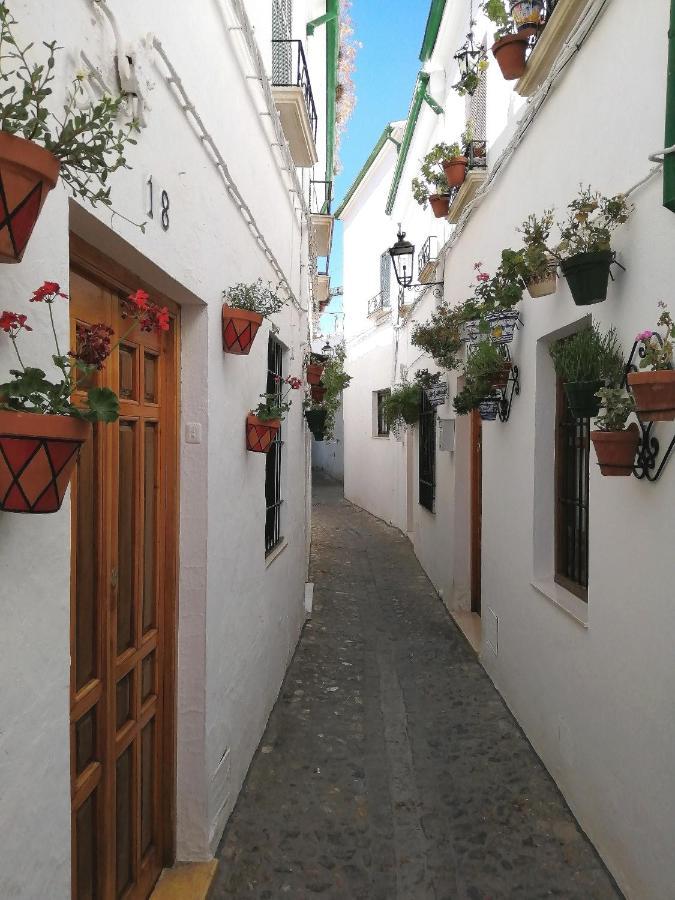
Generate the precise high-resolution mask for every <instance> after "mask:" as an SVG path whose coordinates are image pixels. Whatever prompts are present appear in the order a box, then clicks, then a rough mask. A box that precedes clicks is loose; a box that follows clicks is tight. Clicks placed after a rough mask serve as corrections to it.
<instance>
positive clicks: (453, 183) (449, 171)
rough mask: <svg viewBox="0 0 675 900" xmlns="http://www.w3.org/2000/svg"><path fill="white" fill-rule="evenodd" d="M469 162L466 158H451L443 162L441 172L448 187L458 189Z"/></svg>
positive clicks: (464, 176) (462, 181)
mask: <svg viewBox="0 0 675 900" xmlns="http://www.w3.org/2000/svg"><path fill="white" fill-rule="evenodd" d="M468 165H469V160H468V159H467V158H466V156H453V158H452V159H446V160H444V161H443V171H444V172H445V177H446V179H447V181H448V184H449V185H450V187H459V186H460V185H461V184H463V183H464V179H465V178H466V167H467V166H468Z"/></svg>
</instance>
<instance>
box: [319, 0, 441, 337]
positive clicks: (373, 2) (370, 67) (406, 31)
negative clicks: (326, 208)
mask: <svg viewBox="0 0 675 900" xmlns="http://www.w3.org/2000/svg"><path fill="white" fill-rule="evenodd" d="M428 12H429V0H407V2H404V0H353V3H352V8H351V16H352V21H353V23H354V32H355V35H354V37H355V39H356V40H357V41H358V42H359V43H360V44H361V45H362V46H361V47H360V48H359V50H358V53H357V57H356V72H355V74H354V84H355V87H356V99H357V102H356V108H355V110H354V114H353V116H352V118H351V120H350V121H349V124H348V126H347V131H346V133H345V134H344V135H343V138H342V146H341V148H340V160H341V163H342V172H341V173H340V175H339V176H338V177H337V178H336V179H335V191H334V198H335V200H334V203H333V208H334V209H336V208H337V206H338V204H339V203H340V202H341V201H342V198H343V197H344V195H345V194H346V192H347V191H348V190H349V186H350V185H351V183H352V181H353V180H354V178H355V177H356V176H357V174H358V172H359V170H360V168H361V166H362V165H363V163H364V162H365V161H366V159H367V158H368V156H369V155H370V152H371V150H372V149H373V147H374V146H375V143H376V142H377V139H378V138H379V136H380V134H381V133H382V129H383V128H384V126H385V125H386V124H387V122H392V121H395V120H396V119H405V117H406V115H407V113H408V105H409V103H410V97H411V94H412V90H413V87H414V85H415V78H416V77H417V73H418V71H419V68H420V65H421V63H420V61H419V52H420V47H421V46H422V38H423V37H424V28H425V25H426V21H427V15H428ZM340 284H342V225H341V223H339V222H338V223H336V230H335V237H334V239H333V253H332V256H331V287H337V286H338V285H340ZM340 308H341V303H340V298H339V297H338V298H336V299H335V300H333V302H332V304H331V306H330V307H329V310H333V311H335V310H338V309H340ZM332 322H333V317H332V316H329V315H325V316H324V317H323V319H322V323H321V324H322V326H323V327H324V330H326V331H328V330H332V327H330V326H331V323H332Z"/></svg>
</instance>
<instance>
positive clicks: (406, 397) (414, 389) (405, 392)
mask: <svg viewBox="0 0 675 900" xmlns="http://www.w3.org/2000/svg"><path fill="white" fill-rule="evenodd" d="M420 400H421V395H420V386H419V385H418V384H415V383H414V382H413V383H410V382H408V381H402V382H401V383H400V384H396V385H394V387H393V388H392V389H391V393H390V394H389V395H388V396H387V397H385V398H384V400H383V401H382V415H383V416H384V420H385V422H386V423H387V426H388V428H389V429H390V431H393V432H394V434H398V433H399V431H400V430H401V428H405V427H406V426H407V425H415V424H416V423H417V422H418V421H419V418H420Z"/></svg>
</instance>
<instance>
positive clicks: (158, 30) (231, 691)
mask: <svg viewBox="0 0 675 900" xmlns="http://www.w3.org/2000/svg"><path fill="white" fill-rule="evenodd" d="M10 5H11V10H12V12H13V13H14V14H15V16H16V18H17V19H19V21H20V28H19V37H20V38H22V39H24V40H25V41H28V40H35V41H36V42H37V43H38V44H39V42H40V41H41V40H51V39H52V38H55V39H56V40H57V41H58V43H59V44H60V45H62V46H63V47H64V48H65V50H64V52H63V53H61V54H60V56H59V64H58V69H57V74H58V83H57V85H56V88H55V95H56V97H57V98H58V97H59V96H60V95H62V93H63V91H64V88H65V83H66V81H67V80H68V79H69V78H70V76H71V74H72V72H73V71H74V69H75V67H76V66H79V65H80V61H79V52H80V50H82V49H86V52H87V55H88V56H89V58H90V59H91V60H92V61H93V62H94V63H95V64H96V65H97V66H99V67H100V69H101V72H102V75H103V77H104V78H106V80H108V81H109V83H110V84H114V74H113V67H112V60H113V57H114V53H115V45H114V41H113V36H112V31H111V29H110V26H109V25H108V24H107V22H106V21H105V20H104V19H103V18H101V17H100V16H99V15H98V14H97V13H96V12H95V11H94V10H93V7H92V4H91V3H88V2H86V0H65V2H64V3H61V4H57V5H54V4H52V3H49V2H47V0H12V2H11V4H10ZM305 5H306V6H307V8H306V9H305ZM301 6H302V9H300V7H301ZM320 6H321V4H319V3H310V4H299V9H298V14H297V16H296V22H298V23H300V25H301V27H300V31H301V32H304V21H306V17H308V16H313V15H318V14H319V12H320V11H321V10H319V9H318V8H319V7H320ZM111 7H112V8H113V9H114V12H115V15H116V17H117V20H118V23H119V26H120V30H121V33H122V37H123V40H124V41H125V42H128V43H129V45H130V46H131V47H133V48H134V49H138V51H139V53H140V59H141V64H142V75H143V80H144V81H145V82H147V83H148V86H149V87H150V88H151V90H150V91H149V94H148V96H149V100H150V103H151V107H152V109H151V111H150V113H149V123H148V127H147V128H146V129H144V130H143V132H142V133H141V135H140V136H139V143H138V146H137V147H136V148H132V149H131V151H130V152H129V162H130V164H131V165H132V166H133V171H131V172H122V173H118V174H117V175H116V176H115V177H114V178H113V179H112V186H113V199H114V203H115V207H116V208H117V209H118V210H119V212H120V213H122V214H124V215H126V216H128V217H130V218H132V219H135V220H138V221H142V220H143V219H144V218H145V210H146V206H147V195H146V191H145V182H146V180H147V178H148V177H149V176H150V175H152V176H153V179H154V183H155V188H156V193H157V191H161V190H162V189H166V190H167V191H168V193H169V196H170V200H171V225H170V230H169V231H168V232H167V233H165V232H163V231H162V229H161V228H160V226H159V222H158V219H157V218H156V219H155V220H154V221H153V222H150V223H148V228H147V230H146V234H145V235H142V234H141V233H140V231H139V230H137V229H136V228H134V227H132V226H130V225H128V224H127V223H125V222H124V221H123V220H122V219H120V218H115V219H114V221H113V222H112V224H111V216H110V214H109V213H103V212H97V213H94V214H93V215H92V214H91V213H90V212H88V211H84V210H81V209H80V208H79V207H78V206H77V205H76V204H72V203H71V204H70V205H69V202H68V199H67V194H66V192H65V190H64V188H63V187H62V186H59V187H57V189H56V190H55V191H54V192H53V193H52V195H51V196H50V198H49V199H48V201H47V204H46V206H45V209H44V212H43V214H42V216H41V218H40V221H39V222H38V225H37V228H36V230H35V233H34V236H33V239H32V241H31V243H30V245H29V247H28V250H27V252H26V255H25V258H24V260H23V262H22V263H21V264H20V265H19V266H14V267H11V266H4V267H3V271H2V276H3V277H2V279H1V280H0V309H5V308H6V309H12V310H16V311H19V312H21V311H22V310H24V311H26V312H27V313H28V314H29V315H30V317H31V321H32V322H33V324H34V325H35V326H36V330H35V332H34V333H33V334H32V335H30V336H29V339H28V340H27V341H26V342H25V343H24V347H25V350H26V357H27V358H28V359H29V360H30V361H33V362H37V361H38V360H44V358H45V354H47V353H51V352H52V351H51V345H50V342H49V335H48V334H47V323H45V322H44V321H43V320H41V319H40V318H39V316H38V314H39V312H41V310H37V309H35V308H34V307H32V306H30V305H29V304H28V303H27V302H26V298H27V297H28V296H29V295H30V293H31V292H32V290H33V289H34V288H35V287H37V286H38V285H39V284H40V283H42V281H44V280H45V279H54V280H58V281H59V282H60V283H61V284H62V285H67V284H68V267H69V259H68V230H69V227H71V228H72V229H73V230H74V231H75V232H77V233H79V234H81V235H82V236H83V237H85V239H87V240H88V241H90V242H92V243H93V244H94V245H95V246H97V247H99V248H100V249H101V250H103V251H104V252H107V253H109V254H111V255H113V256H114V258H115V259H116V260H117V261H118V262H120V263H122V264H124V265H126V266H127V267H128V268H129V269H131V270H133V271H136V272H137V273H138V274H139V276H141V277H143V278H144V279H145V280H146V281H147V282H148V283H149V284H150V285H153V286H155V287H156V288H157V289H161V290H162V291H164V292H166V293H167V294H168V295H169V296H171V297H172V298H173V299H175V300H176V301H177V302H179V303H180V304H181V305H182V307H183V308H182V362H181V417H182V421H181V432H180V436H181V521H180V535H181V536H180V589H179V590H180V595H179V616H180V624H179V648H178V649H179V671H178V682H179V687H178V779H179V783H178V855H179V858H182V859H195V858H205V857H207V856H209V855H211V854H212V852H213V850H214V848H215V846H216V844H217V842H218V839H219V837H220V834H221V832H222V829H223V827H224V824H225V821H226V819H227V816H228V815H229V812H230V811H231V809H232V807H233V805H234V802H235V800H236V797H237V793H238V791H239V788H240V786H241V783H242V781H243V778H244V776H245V774H246V770H247V768H248V765H249V762H250V759H251V757H252V754H253V752H254V750H255V748H256V746H257V743H258V741H259V739H260V737H261V735H262V732H263V729H264V726H265V723H266V720H267V716H268V714H269V712H270V710H271V707H272V705H273V703H274V700H275V698H276V696H277V692H278V689H279V686H280V684H281V680H282V678H283V675H284V672H285V669H286V666H287V663H288V661H289V659H290V656H291V654H292V652H293V649H294V647H295V644H296V641H297V638H298V635H299V631H300V628H301V626H302V622H303V620H304V614H303V583H304V580H305V573H306V562H307V560H306V548H307V544H306V518H307V508H308V469H307V449H306V429H305V428H304V425H303V420H302V415H301V409H300V403H299V402H297V403H296V404H295V405H294V407H293V409H292V411H291V413H290V415H289V418H288V420H287V422H286V423H285V425H284V429H285V434H284V439H285V441H286V445H285V459H284V473H283V496H284V501H285V502H284V506H283V514H282V532H283V534H284V535H285V536H286V539H287V545H286V547H285V549H284V550H283V551H282V552H281V554H280V555H279V556H278V557H277V558H276V559H275V560H274V561H273V562H272V563H271V565H270V566H269V567H266V564H265V555H264V458H263V457H261V456H259V455H256V454H251V453H247V452H246V450H245V448H244V419H245V416H246V413H247V411H248V410H249V408H250V407H251V406H254V405H256V403H257V402H258V395H259V394H260V393H261V392H263V391H264V390H265V381H266V365H267V357H266V348H267V335H268V332H269V325H266V326H265V327H264V328H263V329H261V332H260V333H259V335H258V337H257V340H256V343H255V345H254V348H253V352H252V353H251V355H250V356H249V357H248V358H237V357H234V356H229V355H224V354H223V352H222V348H221V338H220V306H221V296H220V295H221V291H222V289H223V288H225V287H227V286H228V285H230V284H232V283H234V282H237V281H241V280H244V281H251V280H253V279H255V278H257V277H258V276H262V277H263V278H264V279H271V280H273V281H275V280H276V279H275V276H274V273H273V271H272V270H271V268H270V267H269V264H268V263H267V262H266V261H265V258H264V256H263V254H262V253H261V251H260V249H259V247H258V246H257V244H256V243H255V241H254V239H253V237H252V236H251V233H250V231H249V230H248V229H247V228H246V226H245V224H244V221H243V219H242V218H241V216H240V214H239V212H238V211H237V209H236V207H235V206H234V204H233V203H232V202H231V200H230V199H229V197H228V195H227V193H226V190H225V186H224V184H223V182H222V181H221V179H220V178H219V176H218V174H217V171H216V169H215V167H214V165H213V163H212V162H211V160H210V159H209V157H208V156H207V155H206V153H205V151H204V147H203V145H202V143H201V142H200V140H199V139H198V138H197V136H196V135H195V134H194V132H193V130H192V129H191V127H190V125H189V123H188V121H187V119H186V117H185V115H184V112H183V110H182V109H181V107H180V105H179V103H178V102H177V100H176V98H175V96H174V94H173V93H172V91H171V89H170V88H169V86H168V84H167V83H166V80H165V77H164V72H165V70H164V68H163V65H162V63H161V62H160V61H159V60H157V58H156V57H155V56H154V54H153V53H151V52H150V51H149V50H147V48H146V47H143V46H142V45H141V41H142V39H143V38H144V37H145V36H146V35H147V34H148V33H149V32H153V33H155V34H156V35H157V37H158V38H159V39H160V40H161V41H162V43H163V46H164V48H165V50H166V52H167V54H168V55H169V57H170V59H171V61H172V62H173V64H174V66H175V68H176V70H177V71H178V74H179V76H180V78H181V79H182V80H183V83H184V86H185V88H186V90H187V92H188V94H189V96H190V98H191V100H192V101H193V102H194V103H195V106H196V108H197V110H198V112H199V114H200V115H201V117H202V119H203V121H204V123H205V124H206V127H207V128H208V129H209V131H210V132H211V134H212V136H213V138H214V140H215V142H216V144H217V145H218V147H219V148H220V150H221V152H222V155H223V157H224V158H225V161H226V163H227V165H228V166H229V168H230V171H231V174H232V176H233V178H234V179H235V181H236V182H237V184H238V186H239V188H240V190H241V192H242V194H243V195H244V198H245V200H246V201H247V203H248V204H249V206H250V208H251V209H252V211H253V214H254V215H255V217H256V219H257V221H258V224H259V226H260V228H261V230H262V232H263V233H264V235H265V237H266V239H267V241H268V243H269V244H270V246H271V248H272V250H273V252H274V254H275V255H276V257H277V259H278V260H279V262H280V264H281V266H282V269H283V270H284V272H285V274H286V276H287V277H288V279H289V281H290V283H291V285H292V286H293V289H294V291H295V293H296V296H297V297H298V299H299V302H300V304H301V306H302V307H303V310H304V311H303V310H299V309H296V308H295V307H293V306H291V305H289V306H288V307H287V308H286V309H285V310H284V311H283V312H282V313H280V314H279V315H278V316H276V317H275V319H274V324H275V326H276V327H277V328H278V337H279V339H280V340H281V341H282V342H283V343H284V345H285V346H286V347H287V348H288V351H287V354H286V366H287V372H288V373H289V374H295V375H300V374H301V367H302V347H303V345H304V344H306V342H307V339H308V333H309V331H308V319H307V313H306V310H307V308H308V303H309V298H308V285H307V278H306V273H307V271H308V269H307V263H308V256H307V253H308V251H307V229H306V227H305V226H304V225H303V226H302V229H301V227H300V224H299V220H298V217H297V215H296V214H295V213H294V209H293V204H294V201H293V195H292V194H291V193H290V192H289V182H288V180H287V178H286V176H285V175H284V173H283V172H282V171H281V166H282V165H283V163H281V162H280V157H279V154H278V151H277V150H275V149H273V148H272V147H271V146H270V144H271V142H272V141H273V140H274V139H273V138H272V137H271V136H270V135H271V132H270V130H269V127H268V126H267V125H266V124H265V119H264V117H262V116H260V115H259V111H260V110H262V109H263V108H264V107H263V101H262V96H261V94H260V92H259V88H258V87H257V84H256V82H254V81H251V80H247V78H246V75H249V74H251V68H250V64H249V63H248V62H247V61H246V60H245V58H244V57H243V56H242V55H241V47H242V44H241V39H240V36H239V34H238V32H236V31H231V30H228V27H227V26H228V25H230V24H232V18H231V16H232V13H231V9H230V5H229V2H228V0H217V2H213V3H212V4H208V5H207V6H205V7H204V8H203V9H200V14H199V16H192V17H190V27H189V31H187V32H186V27H185V26H186V20H185V10H179V9H177V8H176V9H175V10H173V9H167V6H166V4H165V3H162V2H161V0H150V2H146V3H144V4H138V3H134V2H132V0H115V2H114V3H112V2H111ZM247 8H248V9H249V13H250V15H251V18H252V20H253V23H254V25H255V26H256V30H257V33H258V34H259V35H262V38H261V49H262V52H263V56H264V58H265V59H266V60H267V64H268V65H269V64H270V62H271V52H270V46H269V43H268V38H269V34H270V30H271V29H270V23H269V21H268V19H269V17H270V11H269V5H268V4H266V3H262V2H257V3H253V2H251V3H249V4H247ZM265 35H267V38H266V37H265ZM312 41H313V46H312V48H311V51H310V52H311V59H312V65H313V66H316V68H317V73H316V78H317V82H318V87H319V90H321V89H322V85H323V84H324V83H325V51H322V50H321V48H322V47H324V48H325V30H319V31H317V35H316V37H315V38H313V39H312ZM322 53H323V55H322ZM314 74H315V73H314V72H312V77H313V78H314ZM315 89H316V88H315ZM324 95H325V91H324ZM318 100H319V103H318V105H319V107H320V115H322V114H323V115H324V117H325V112H324V110H325V96H324V98H323V101H322V98H321V96H320V95H319V97H318ZM319 148H320V156H321V162H320V164H319V165H318V166H317V170H316V171H317V175H316V177H320V178H323V177H324V174H323V165H325V162H324V160H325V153H324V148H325V138H324V139H323V142H322V143H320V145H319ZM307 177H308V176H306V178H305V180H307ZM56 313H57V328H58V331H59V334H60V336H61V337H62V339H63V341H64V342H65V343H67V338H66V335H67V333H68V306H67V303H66V302H65V301H64V302H63V303H62V304H61V305H60V306H59V307H57V308H56ZM11 364H12V357H11V354H10V352H9V347H8V342H7V341H5V340H0V368H2V370H6V369H7V368H9V366H10V365H11ZM187 422H198V423H200V424H201V425H202V443H201V444H199V445H193V444H190V445H186V444H184V443H183V441H182V437H183V433H184V426H185V423H187ZM69 555H70V507H69V501H68V500H66V503H64V507H63V509H62V511H61V512H60V513H59V514H57V515H54V516H49V517H47V516H45V517H38V516H36V517H27V516H16V515H10V514H0V608H2V612H3V629H2V633H1V634H0V677H1V680H2V683H3V685H4V687H3V691H2V693H1V695H0V721H2V728H1V729H0V759H1V761H2V762H1V764H0V796H2V798H3V802H2V811H1V812H0V823H2V825H3V828H2V832H3V835H4V840H3V844H2V848H1V849H0V896H2V897H21V898H26V900H33V898H36V897H46V896H49V897H53V898H55V900H60V898H63V900H65V898H67V897H69V896H70V768H69V733H68V714H69V695H68V686H69V591H70V559H69ZM26 835H30V837H31V839H30V841H27V840H26ZM36 848H39V851H37V852H36Z"/></svg>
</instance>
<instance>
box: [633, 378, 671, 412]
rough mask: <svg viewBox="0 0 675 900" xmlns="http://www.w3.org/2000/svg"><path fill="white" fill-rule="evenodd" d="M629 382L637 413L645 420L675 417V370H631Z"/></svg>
mask: <svg viewBox="0 0 675 900" xmlns="http://www.w3.org/2000/svg"><path fill="white" fill-rule="evenodd" d="M628 384H629V385H630V389H631V391H632V392H633V396H634V397H635V406H636V407H637V414H638V416H639V417H640V418H641V419H642V420H643V421H644V422H672V421H673V420H674V419H675V371H674V370H673V369H662V370H659V371H656V372H629V373H628Z"/></svg>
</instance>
